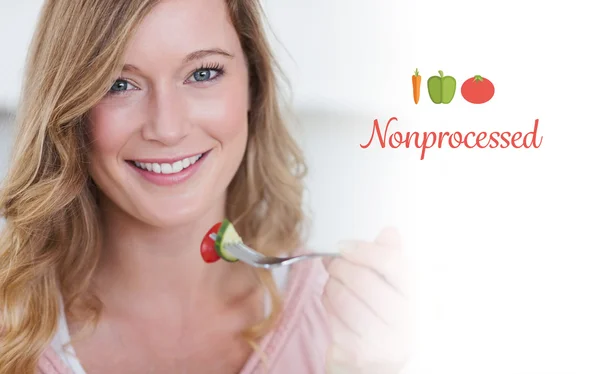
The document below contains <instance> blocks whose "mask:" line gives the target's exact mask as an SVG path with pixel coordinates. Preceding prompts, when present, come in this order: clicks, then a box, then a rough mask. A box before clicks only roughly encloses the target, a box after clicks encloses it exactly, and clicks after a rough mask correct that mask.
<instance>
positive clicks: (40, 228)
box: [0, 0, 306, 374]
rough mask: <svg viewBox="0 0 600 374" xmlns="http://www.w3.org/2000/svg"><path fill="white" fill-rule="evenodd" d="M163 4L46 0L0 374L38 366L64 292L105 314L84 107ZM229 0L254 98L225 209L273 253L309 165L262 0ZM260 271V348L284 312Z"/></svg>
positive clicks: (17, 155) (6, 293) (15, 182)
mask: <svg viewBox="0 0 600 374" xmlns="http://www.w3.org/2000/svg"><path fill="white" fill-rule="evenodd" d="M156 2H157V0H102V1H89V0H47V1H46V2H45V4H44V6H43V8H42V11H41V15H40V18H39V19H38V24H37V28H36V31H35V34H34V37H33V40H32V42H31V45H30V49H29V52H28V56H27V66H26V70H25V76H24V81H23V91H22V97H21V101H20V105H19V108H18V111H17V115H16V119H15V122H16V126H17V128H16V130H17V131H16V138H15V144H14V148H13V153H12V159H11V163H10V169H9V170H8V173H7V175H6V177H5V179H4V180H3V186H2V189H1V191H0V214H2V216H3V217H4V218H5V227H4V228H3V231H2V233H1V235H0V374H14V373H20V374H30V373H34V372H35V367H36V365H37V360H38V359H39V357H40V355H41V353H42V352H43V350H44V349H45V348H46V347H47V345H48V344H49V342H50V340H51V339H52V337H53V335H54V333H55V331H56V329H57V323H58V317H59V313H60V300H61V298H62V300H63V301H64V307H65V313H66V314H67V315H75V314H76V311H77V314H78V313H79V312H82V313H85V314H84V316H85V320H86V321H88V322H89V326H93V325H94V323H95V322H97V321H98V318H99V315H100V313H101V312H102V304H101V303H100V302H99V300H98V299H97V298H95V297H94V295H93V293H92V292H91V288H90V285H91V282H92V274H93V273H94V270H95V268H96V266H97V263H98V260H99V257H100V248H101V241H102V227H101V225H100V223H101V220H100V219H99V216H98V214H99V213H98V209H97V201H96V196H97V195H96V187H95V184H94V182H93V180H92V179H91V177H90V176H89V174H88V172H87V162H88V154H87V150H88V147H87V139H86V127H87V121H86V114H87V113H88V112H89V110H90V109H91V108H92V107H93V106H94V105H95V103H97V102H98V101H99V100H100V99H101V98H102V97H103V96H104V95H105V94H106V92H107V91H108V89H109V87H110V86H111V85H112V83H113V82H112V81H113V79H114V76H113V74H114V73H115V71H118V69H119V68H120V64H121V63H122V61H121V59H122V55H123V52H124V49H125V46H126V43H127V41H128V40H129V38H130V36H131V35H132V32H133V31H134V30H135V28H136V27H137V25H139V23H140V22H141V20H142V19H143V17H144V16H145V15H146V14H148V12H149V11H150V10H151V9H152V6H153V5H154V4H155V3H156ZM226 3H227V6H228V10H229V15H230V20H231V22H232V24H233V25H234V27H235V29H236V30H237V34H238V37H239V39H240V41H241V45H242V48H243V50H244V52H245V56H246V58H247V61H248V69H249V76H250V87H249V89H250V92H251V97H252V103H251V108H252V109H251V111H250V113H249V124H248V125H249V129H248V130H249V137H248V144H247V149H246V153H245V156H244V160H243V162H242V164H241V165H240V168H239V170H238V172H237V174H236V175H235V176H234V178H233V180H232V182H231V184H230V185H229V188H228V199H227V207H226V213H227V216H228V218H229V219H231V220H232V221H234V222H235V225H236V229H237V230H238V231H239V232H240V234H241V235H242V236H243V237H244V240H245V241H248V243H249V244H250V245H252V246H255V247H256V248H260V249H261V250H262V251H263V252H264V253H266V254H274V253H275V251H280V250H282V249H284V250H288V251H292V250H294V249H295V248H298V247H299V246H300V245H301V244H302V235H303V234H302V223H303V221H304V213H303V209H302V203H303V201H302V199H303V182H302V179H303V177H304V176H305V174H306V165H305V163H304V158H303V155H302V153H301V150H300V149H299V147H298V145H297V144H296V143H295V141H294V139H293V136H292V135H291V134H290V133H289V130H288V129H287V128H286V126H285V123H284V120H283V114H282V113H283V111H282V108H281V107H280V104H279V99H278V85H277V77H278V75H277V73H278V72H280V69H279V66H278V65H277V63H276V61H275V59H274V57H273V54H272V52H271V49H270V46H269V43H268V39H267V36H266V34H265V29H264V28H263V19H262V16H263V10H262V8H261V7H260V4H259V1H258V0H226ZM281 77H283V75H281ZM71 82H78V84H76V85H73V84H70V83H71ZM257 271H258V270H257ZM258 272H259V273H258V276H259V278H260V280H261V282H262V284H263V286H264V287H265V288H266V289H267V291H268V293H269V295H270V299H271V301H272V308H271V313H270V315H269V316H268V317H267V318H266V319H265V320H264V321H262V322H261V323H260V324H258V325H256V326H250V327H249V328H248V330H247V331H244V332H243V336H244V337H245V338H246V339H247V340H248V342H249V343H250V344H251V345H252V346H253V347H254V348H255V349H256V348H257V345H256V344H254V343H253V342H254V341H256V339H258V338H260V337H261V336H263V335H264V334H265V333H266V332H267V331H268V330H269V329H270V328H272V327H273V325H274V323H275V322H276V321H277V319H278V317H279V315H280V313H281V296H280V295H279V294H278V291H277V287H276V285H275V282H274V280H273V279H272V277H271V275H270V273H269V272H267V271H258ZM78 315H79V314H78Z"/></svg>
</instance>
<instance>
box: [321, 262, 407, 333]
mask: <svg viewBox="0 0 600 374" xmlns="http://www.w3.org/2000/svg"><path fill="white" fill-rule="evenodd" d="M329 276H330V277H331V278H335V279H336V280H338V281H339V282H340V283H342V284H343V285H344V286H345V287H346V288H348V289H349V290H350V291H351V292H352V293H353V294H354V295H355V296H356V297H357V298H358V299H359V300H361V301H362V302H363V303H364V304H365V306H367V307H368V308H369V309H371V311H373V313H374V314H375V315H377V316H378V317H379V318H380V319H381V320H382V321H383V322H384V323H385V324H386V325H388V326H390V327H392V328H394V327H398V326H399V325H400V320H401V319H402V318H403V317H402V314H403V313H402V311H403V305H404V304H405V300H404V299H403V298H402V296H401V294H400V293H398V292H397V291H396V290H395V289H394V288H393V287H391V286H390V285H389V284H388V283H386V282H384V281H383V280H382V279H381V277H380V276H378V275H377V274H376V273H374V272H373V271H370V270H369V269H367V268H365V267H362V266H359V265H356V264H354V263H352V262H349V261H347V260H345V259H343V258H338V259H336V260H335V261H333V262H332V263H331V266H330V267H329Z"/></svg>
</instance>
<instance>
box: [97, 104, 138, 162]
mask: <svg viewBox="0 0 600 374" xmlns="http://www.w3.org/2000/svg"><path fill="white" fill-rule="evenodd" d="M130 114H131V112H130V111H127V110H124V109H119V108H109V107H108V106H107V104H100V105H98V106H97V107H95V108H93V109H92V110H91V111H90V115H89V118H90V124H89V126H90V138H91V139H90V140H91V144H90V147H91V153H92V155H93V158H95V159H103V158H107V157H110V158H116V157H117V156H118V154H119V151H120V150H121V149H122V148H123V146H124V145H125V143H126V142H127V140H128V139H129V138H130V137H131V134H132V132H133V131H134V129H133V128H130V127H131V126H127V124H128V123H131V118H130V116H129V115H130ZM128 118H129V120H127V119H128Z"/></svg>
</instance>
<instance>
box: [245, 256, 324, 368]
mask: <svg viewBox="0 0 600 374" xmlns="http://www.w3.org/2000/svg"><path fill="white" fill-rule="evenodd" d="M327 280H328V274H327V271H326V270H325V267H324V266H323V263H322V262H321V260H320V259H315V260H308V261H304V262H300V263H296V264H294V265H293V266H291V267H290V268H289V273H288V278H287V282H286V283H287V284H286V285H285V294H284V306H283V313H282V316H281V319H280V320H279V322H278V324H277V326H276V328H275V330H274V331H273V332H272V333H271V334H270V335H269V336H267V337H266V340H265V341H264V342H263V343H264V344H262V347H261V348H262V349H263V351H264V353H265V354H266V359H267V364H268V365H269V370H268V371H267V372H274V373H279V372H286V373H289V374H296V373H297V374H305V373H314V374H321V373H325V361H326V355H327V350H328V348H329V345H330V344H331V333H330V328H329V323H328V317H327V314H326V311H325V308H324V306H323V303H322V295H323V290H324V287H325V284H326V283H327ZM254 360H255V361H256V362H253V363H249V365H248V370H245V371H243V372H242V374H251V373H252V374H254V373H262V372H263V371H260V370H261V365H260V358H256V357H255V358H254ZM250 368H252V369H250Z"/></svg>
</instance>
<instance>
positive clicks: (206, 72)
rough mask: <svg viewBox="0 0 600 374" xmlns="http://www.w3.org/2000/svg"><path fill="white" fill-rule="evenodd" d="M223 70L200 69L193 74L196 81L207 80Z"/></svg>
mask: <svg viewBox="0 0 600 374" xmlns="http://www.w3.org/2000/svg"><path fill="white" fill-rule="evenodd" d="M220 73H221V72H220V71H219V70H218V69H198V70H196V71H195V72H194V74H192V77H193V78H194V79H195V80H196V82H206V81H210V80H212V79H215V78H216V77H217V76H218V75H219V74H220Z"/></svg>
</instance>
